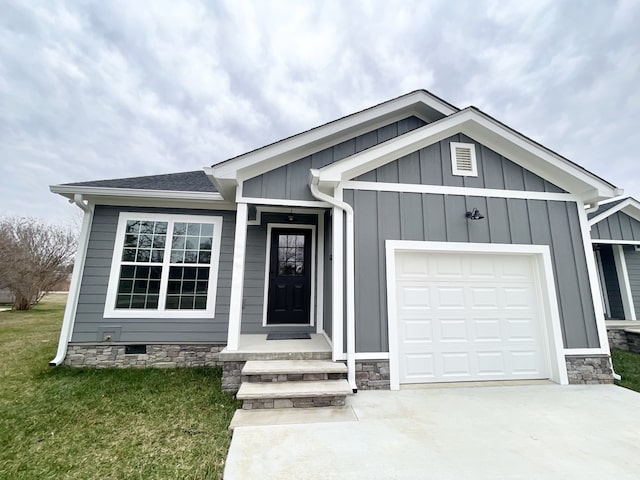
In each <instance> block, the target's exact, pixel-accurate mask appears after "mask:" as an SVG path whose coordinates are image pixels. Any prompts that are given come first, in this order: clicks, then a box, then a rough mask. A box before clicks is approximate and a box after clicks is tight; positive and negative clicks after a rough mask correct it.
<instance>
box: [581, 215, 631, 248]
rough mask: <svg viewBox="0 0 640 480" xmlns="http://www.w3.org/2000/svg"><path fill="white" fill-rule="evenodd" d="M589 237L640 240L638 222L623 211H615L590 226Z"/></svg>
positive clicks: (595, 238)
mask: <svg viewBox="0 0 640 480" xmlns="http://www.w3.org/2000/svg"><path fill="white" fill-rule="evenodd" d="M591 238H592V239H594V240H623V241H637V242H640V222H639V221H638V220H636V219H635V218H631V217H630V216H629V215H627V214H626V213H624V212H616V213H614V214H612V215H610V216H608V217H607V218H604V219H602V220H600V221H599V222H598V223H596V224H595V225H592V226H591Z"/></svg>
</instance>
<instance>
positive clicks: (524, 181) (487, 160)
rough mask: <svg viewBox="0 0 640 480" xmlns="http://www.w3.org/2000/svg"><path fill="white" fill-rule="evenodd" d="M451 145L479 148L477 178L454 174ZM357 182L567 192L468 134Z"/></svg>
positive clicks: (389, 165)
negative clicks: (462, 144) (452, 170)
mask: <svg viewBox="0 0 640 480" xmlns="http://www.w3.org/2000/svg"><path fill="white" fill-rule="evenodd" d="M450 142H463V143H473V144H475V146H476V163H477V166H478V176H477V177H465V176H457V175H452V173H451V150H450V145H449V143H450ZM354 180H356V181H363V182H387V183H409V184H423V185H445V186H450V187H471V188H493V189H499V190H521V191H534V192H555V193H559V192H564V190H562V189H560V188H558V187H557V186H555V185H553V184H552V183H550V182H548V181H546V180H545V179H543V178H541V177H539V176H538V175H535V174H534V173H531V172H530V171H528V170H525V169H524V168H522V167H521V166H519V165H517V164H515V163H514V162H512V161H511V160H508V159H507V158H505V157H503V156H501V155H499V154H498V153H496V152H494V151H493V150H490V149H489V148H487V147H485V146H483V145H481V144H479V143H478V142H476V141H475V140H473V139H471V138H469V137H467V136H466V135H462V134H459V135H454V136H452V137H449V138H447V139H445V140H442V141H441V142H438V143H434V144H433V145H429V146H428V147H425V148H422V149H420V150H417V151H415V152H413V153H411V154H409V155H406V156H404V157H402V158H400V159H398V160H395V161H393V162H390V163H387V164H386V165H383V166H382V167H380V168H377V169H375V170H371V171H370V172H367V173H365V174H363V175H360V176H359V177H356V178H355V179H354Z"/></svg>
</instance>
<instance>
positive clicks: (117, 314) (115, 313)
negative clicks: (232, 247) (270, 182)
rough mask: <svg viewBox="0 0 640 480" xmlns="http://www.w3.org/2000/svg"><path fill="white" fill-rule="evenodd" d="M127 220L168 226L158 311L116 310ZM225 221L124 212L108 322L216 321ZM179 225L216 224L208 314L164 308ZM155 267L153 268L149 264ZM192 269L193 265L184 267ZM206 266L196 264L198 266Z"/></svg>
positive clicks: (107, 307) (106, 311)
mask: <svg viewBox="0 0 640 480" xmlns="http://www.w3.org/2000/svg"><path fill="white" fill-rule="evenodd" d="M127 220H152V221H165V222H168V223H169V225H168V230H167V234H166V237H167V241H166V242H165V247H164V261H163V262H162V264H161V265H162V278H161V280H160V293H159V305H158V308H157V309H148V310H146V309H140V310H137V309H117V308H115V304H116V296H117V292H118V283H119V280H120V267H121V265H122V264H123V262H122V260H121V258H122V249H123V246H124V237H125V230H126V225H127ZM222 221H223V218H222V217H219V216H209V215H182V214H164V213H144V212H120V214H119V217H118V227H117V229H116V239H115V243H114V247H113V255H112V258H111V269H110V273H109V283H108V286H107V296H106V300H105V304H104V313H103V317H104V318H214V317H215V307H216V297H217V284H218V269H219V265H220V244H221V239H222ZM175 222H197V223H212V224H213V225H214V228H213V242H212V247H211V261H210V263H209V265H208V267H209V279H208V282H209V288H208V292H207V306H206V309H204V310H168V309H165V308H164V305H165V301H166V293H167V291H166V288H167V280H168V275H169V265H170V263H171V262H170V258H171V241H169V239H170V238H171V237H172V235H173V226H174V224H175ZM149 265H151V264H149ZM184 265H185V266H189V265H191V264H184ZM198 265H200V266H201V265H202V264H193V266H198Z"/></svg>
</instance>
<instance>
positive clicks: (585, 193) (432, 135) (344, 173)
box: [320, 107, 620, 202]
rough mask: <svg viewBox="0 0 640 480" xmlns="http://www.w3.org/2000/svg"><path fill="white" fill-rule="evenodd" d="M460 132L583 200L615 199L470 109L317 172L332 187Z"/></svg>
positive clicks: (611, 189) (574, 168) (611, 191)
mask: <svg viewBox="0 0 640 480" xmlns="http://www.w3.org/2000/svg"><path fill="white" fill-rule="evenodd" d="M458 133H463V134H465V135H467V136H468V137H470V138H472V139H473V140H474V141H476V142H478V143H480V144H482V145H484V146H485V147H487V148H490V149H491V150H494V151H495V152H497V153H499V154H500V155H502V156H504V157H506V158H508V159H509V160H511V161H513V162H514V163H516V164H518V165H520V166H522V167H523V168H525V169H526V170H529V171H531V172H532V173H535V174H536V175H538V176H540V177H542V178H544V179H546V180H548V181H549V182H551V183H554V184H555V185H557V186H559V187H560V188H563V189H564V190H566V191H568V192H570V193H572V194H574V195H576V196H578V197H579V198H581V199H582V200H584V201H585V202H586V201H591V202H595V201H598V200H601V199H604V198H610V197H613V196H616V195H619V192H620V190H619V189H617V188H616V187H615V186H614V185H611V184H610V183H608V182H606V181H604V180H602V179H600V178H598V177H597V176H595V175H593V174H592V173H590V172H588V171H587V170H585V169H583V168H581V167H579V166H578V165H576V164H573V163H572V162H570V161H569V160H567V159H565V158H562V157H561V156H559V155H558V154H556V153H554V152H552V151H550V150H547V149H546V148H544V147H542V146H540V145H538V144H536V143H535V142H533V141H532V140H530V139H528V138H526V137H524V136H523V135H521V134H519V133H517V132H515V131H513V130H511V129H509V128H508V127H505V126H504V125H502V124H500V123H499V122H497V121H496V120H494V119H492V118H491V117H489V116H487V115H485V114H483V113H482V112H480V111H479V110H477V109H475V108H472V107H469V108H466V109H464V110H461V111H460V112H458V113H454V114H452V115H450V116H449V117H446V118H443V119H441V120H438V121H436V122H433V123H431V124H428V125H425V126H423V127H421V128H418V129H416V130H413V131H411V132H408V133H406V134H404V135H402V136H400V137H396V138H394V139H391V140H388V141H387V142H384V143H382V144H380V145H377V146H375V147H371V148H369V149H367V150H365V151H363V152H361V153H358V154H355V155H352V156H350V157H348V158H346V159H344V160H341V161H339V162H335V163H333V164H331V165H328V166H326V167H324V168H322V169H320V182H327V183H329V184H337V183H339V182H341V181H347V180H351V179H353V178H355V177H357V176H359V175H362V174H364V173H366V172H369V171H371V170H373V169H376V168H378V167H381V166H382V165H385V164H387V163H389V162H392V161H394V160H397V159H398V158H401V157H403V156H405V155H408V154H410V153H412V152H415V151H416V150H419V149H421V148H424V147H427V146H429V145H432V144H434V143H436V142H439V141H441V140H444V139H446V138H448V137H450V136H452V135H455V134H458Z"/></svg>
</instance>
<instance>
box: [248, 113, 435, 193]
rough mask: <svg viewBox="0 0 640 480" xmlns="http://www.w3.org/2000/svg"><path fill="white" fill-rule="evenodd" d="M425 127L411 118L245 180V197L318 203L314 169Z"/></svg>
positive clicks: (417, 120)
mask: <svg viewBox="0 0 640 480" xmlns="http://www.w3.org/2000/svg"><path fill="white" fill-rule="evenodd" d="M423 125H425V122H424V121H423V120H421V119H419V118H417V117H409V118H406V119H404V120H400V121H398V122H394V123H392V124H390V125H386V126H384V127H381V128H378V129H376V130H373V131H371V132H367V133H365V134H363V135H359V136H357V137H355V138H352V139H350V140H347V141H345V142H342V143H339V144H338V145H335V146H333V147H330V148H326V149H324V150H321V151H320V152H318V153H314V154H313V155H310V156H308V157H305V158H302V159H300V160H296V161H295V162H292V163H289V164H288V165H285V166H283V167H280V168H277V169H275V170H271V171H270V172H267V173H264V174H262V175H259V176H257V177H254V178H251V179H249V180H247V181H245V182H244V184H243V187H242V195H243V196H245V197H250V198H273V199H290V200H316V199H315V198H314V197H313V196H312V195H311V192H310V191H309V170H310V169H312V168H322V167H325V166H327V165H329V164H331V163H333V162H337V161H338V160H342V159H344V158H347V157H348V156H350V155H353V154H355V153H358V152H361V151H363V150H366V149H367V148H370V147H373V146H374V145H377V144H379V143H382V142H385V141H387V140H390V139H392V138H395V137H397V136H399V135H402V134H404V133H407V132H409V131H411V130H415V129H416V128H419V127H422V126H423Z"/></svg>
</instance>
